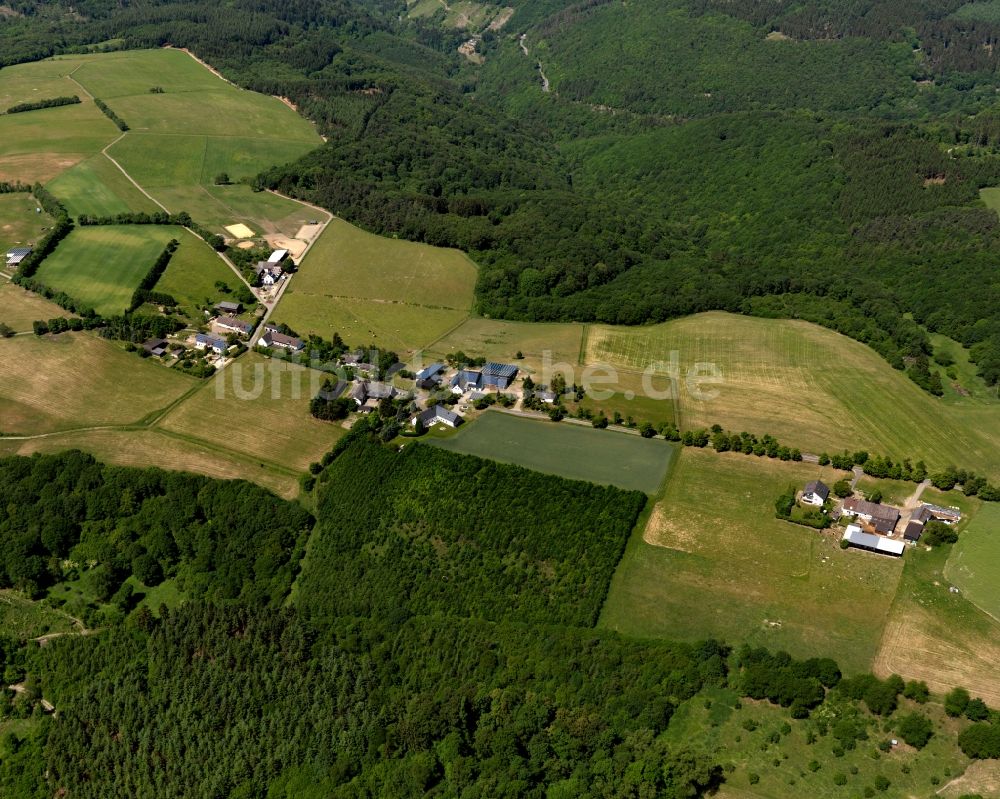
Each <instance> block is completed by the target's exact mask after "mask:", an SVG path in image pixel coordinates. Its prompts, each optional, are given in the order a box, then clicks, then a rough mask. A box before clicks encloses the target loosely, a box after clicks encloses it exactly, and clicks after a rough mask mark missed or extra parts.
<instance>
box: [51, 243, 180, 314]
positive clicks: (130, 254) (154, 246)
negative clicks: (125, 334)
mask: <svg viewBox="0 0 1000 799" xmlns="http://www.w3.org/2000/svg"><path fill="white" fill-rule="evenodd" d="M181 233H183V231H182V230H180V229H179V228H176V227H159V226H153V225H120V226H119V225H111V226H106V227H83V228H77V229H75V230H74V231H73V232H72V233H70V234H69V236H67V237H66V238H65V239H64V240H63V241H62V242H61V243H60V244H59V247H58V248H56V251H55V252H54V253H52V255H50V256H49V257H48V258H46V259H45V261H44V262H43V263H42V266H41V268H40V269H39V270H38V273H37V278H38V280H40V281H41V282H42V283H45V284H46V285H47V286H50V287H51V288H53V289H56V290H57V291H64V292H66V293H67V294H68V295H69V296H71V297H73V298H75V299H77V300H80V301H81V302H85V303H87V304H88V305H90V306H91V307H93V308H94V310H95V311H97V312H98V313H99V314H102V315H104V316H110V315H113V314H118V313H122V312H124V311H125V309H126V308H128V304H129V301H130V300H131V298H132V293H133V292H134V291H135V289H136V287H137V286H138V285H139V281H141V280H142V278H143V276H144V275H145V274H146V273H147V272H148V271H149V269H150V267H152V265H153V263H154V262H155V261H156V259H157V257H158V256H159V255H160V253H161V252H162V251H163V248H164V247H165V246H166V244H167V242H168V241H170V239H172V238H180V235H181Z"/></svg>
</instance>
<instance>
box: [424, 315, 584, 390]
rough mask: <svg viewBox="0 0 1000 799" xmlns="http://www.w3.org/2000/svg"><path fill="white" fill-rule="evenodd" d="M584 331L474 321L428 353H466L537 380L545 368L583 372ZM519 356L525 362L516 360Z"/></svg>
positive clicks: (563, 326) (574, 326)
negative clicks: (506, 365)
mask: <svg viewBox="0 0 1000 799" xmlns="http://www.w3.org/2000/svg"><path fill="white" fill-rule="evenodd" d="M585 330H586V326H585V325H580V324H545V323H538V322H508V321H505V320H503V319H483V318H481V317H474V318H471V319H468V320H466V321H465V322H463V323H462V324H461V326H459V327H457V328H455V329H454V330H452V331H450V332H449V333H448V334H447V335H445V336H443V337H442V338H440V339H438V340H437V341H435V342H434V343H433V344H431V345H430V346H429V347H428V348H427V351H428V353H429V354H432V355H438V356H444V355H447V354H449V353H453V352H464V353H465V354H466V355H469V356H481V357H484V358H487V359H488V360H491V361H503V362H506V363H517V365H518V367H519V368H520V369H521V371H524V372H527V373H529V374H531V375H532V377H533V378H534V379H536V380H537V379H539V376H540V375H542V374H543V367H544V366H545V365H546V364H549V365H551V366H553V367H554V366H556V365H559V366H560V371H568V369H573V370H575V371H577V372H579V371H580V368H581V367H580V366H579V365H578V363H579V359H580V348H581V345H582V344H583V335H584V331H585ZM519 352H520V353H521V355H522V358H521V359H520V360H517V353H519ZM564 367H568V369H567V368H564ZM569 382H570V383H572V382H573V381H572V380H570V381H569Z"/></svg>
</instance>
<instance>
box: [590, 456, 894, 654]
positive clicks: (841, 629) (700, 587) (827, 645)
mask: <svg viewBox="0 0 1000 799" xmlns="http://www.w3.org/2000/svg"><path fill="white" fill-rule="evenodd" d="M837 475H838V473H837V472H835V471H833V470H831V469H830V468H829V467H827V468H822V467H819V466H813V465H809V464H801V463H793V462H781V461H773V460H769V459H765V458H756V457H753V456H746V455H738V454H722V455H719V454H716V453H715V452H712V451H706V450H698V449H691V448H686V449H684V450H682V451H681V452H680V454H679V455H678V459H677V463H676V464H675V465H674V468H673V470H672V471H671V474H670V476H669V477H668V479H667V483H666V488H665V489H664V491H663V494H662V496H661V497H660V498H659V500H658V501H657V503H656V505H655V507H654V508H653V510H652V513H651V514H650V516H649V521H648V523H647V524H646V525H645V529H642V526H641V525H640V527H639V528H637V530H636V532H635V533H633V538H632V540H631V541H630V542H629V545H628V548H627V549H626V552H625V556H624V558H623V559H622V562H621V563H620V564H619V566H618V571H617V572H616V574H615V577H614V579H613V580H612V582H611V589H610V591H609V593H608V599H607V603H606V604H605V607H604V610H603V612H602V614H601V620H600V626H602V627H607V628H610V629H614V630H617V631H619V632H622V633H625V634H628V635H637V636H644V637H645V636H650V637H664V638H669V639H682V640H698V639H702V638H705V637H707V636H717V637H720V638H723V639H725V640H726V641H729V642H732V643H737V642H743V641H746V642H750V643H752V644H756V645H762V646H767V647H770V648H772V649H785V650H787V651H789V652H791V653H792V654H793V655H797V656H800V657H806V656H813V655H830V654H834V655H835V656H836V657H837V659H838V661H839V662H840V665H841V667H842V668H844V669H845V670H847V671H849V672H858V671H864V670H867V669H868V668H869V667H870V665H871V662H872V659H873V658H874V656H875V653H876V651H877V650H878V646H879V641H880V639H881V636H882V627H883V625H884V623H885V618H886V615H887V614H888V611H889V606H890V604H891V603H892V599H893V596H894V594H895V591H896V584H897V583H898V581H899V577H900V573H901V571H902V563H901V562H900V561H898V560H895V559H891V558H887V557H882V556H878V555H869V554H867V553H863V552H857V551H843V550H841V549H840V547H839V545H838V541H837V537H836V536H835V535H834V534H832V533H820V532H817V531H815V530H811V529H809V528H806V527H802V526H799V525H795V524H792V523H790V522H784V521H781V520H778V519H776V518H775V516H774V501H775V499H776V498H777V497H778V496H779V495H780V494H781V493H783V492H784V490H785V489H786V488H787V487H788V486H789V485H791V484H794V485H796V486H801V485H803V484H805V483H806V482H807V481H808V480H812V479H817V478H821V479H823V480H825V481H826V482H827V483H831V481H833V480H834V479H835V478H836V477H837ZM859 608H863V609H864V612H863V613H859V612H858V610H859Z"/></svg>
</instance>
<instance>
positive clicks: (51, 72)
mask: <svg viewBox="0 0 1000 799" xmlns="http://www.w3.org/2000/svg"><path fill="white" fill-rule="evenodd" d="M49 66H50V68H48V69H45V68H42V69H40V68H38V67H37V66H35V65H34V64H15V65H14V66H10V67H4V69H3V74H2V75H0V113H2V112H5V111H6V110H7V109H8V108H10V107H11V106H12V105H17V104H18V103H36V102H39V101H41V100H51V99H53V98H55V97H72V96H73V95H74V94H75V95H76V96H77V97H79V98H80V99H81V100H83V99H84V98H85V96H86V95H85V94H84V93H83V91H82V90H81V89H80V87H79V86H77V85H76V84H75V83H73V81H71V80H69V78H67V77H66V76H65V74H63V70H62V69H61V68H51V66H52V65H49ZM26 113H34V112H26Z"/></svg>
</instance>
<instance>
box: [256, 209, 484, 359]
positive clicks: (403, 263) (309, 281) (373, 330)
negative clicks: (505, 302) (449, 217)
mask: <svg viewBox="0 0 1000 799" xmlns="http://www.w3.org/2000/svg"><path fill="white" fill-rule="evenodd" d="M475 280H476V267H475V264H473V263H472V261H470V260H469V258H468V257H467V256H466V255H465V254H463V253H461V252H459V251H458V250H452V249H445V248H442V247H432V246H430V245H427V244H415V243H413V242H407V241H399V240H396V239H390V238H385V237H382V236H375V235H373V234H371V233H366V232H365V231H363V230H361V229H360V228H356V227H354V226H353V225H350V224H348V223H347V222H344V221H343V220H340V219H334V220H333V221H332V222H331V223H330V224H329V226H328V227H327V228H326V230H325V231H324V232H323V234H322V235H321V236H320V238H319V240H318V241H317V242H316V244H315V245H314V246H313V247H312V249H311V250H310V251H309V254H308V255H307V256H306V258H305V259H304V261H303V262H302V264H301V265H300V267H299V272H298V274H297V275H296V276H295V278H294V279H293V281H292V283H291V285H290V286H289V288H288V289H287V290H286V292H285V294H284V296H283V298H282V300H281V302H280V303H279V305H278V308H277V310H276V312H275V317H276V319H278V320H279V321H282V322H286V323H287V324H289V325H290V326H291V327H293V328H294V329H295V330H297V331H298V332H300V333H302V334H306V333H309V332H315V333H319V334H320V335H325V336H329V335H330V334H331V333H332V332H333V331H337V332H339V333H340V334H341V336H343V337H344V339H345V340H346V341H350V342H352V343H364V344H368V343H371V342H374V343H375V344H376V345H378V346H383V347H390V348H393V349H396V350H397V351H400V352H402V351H406V350H416V349H420V348H423V347H424V346H426V345H427V344H428V343H429V342H432V341H438V340H440V339H441V338H442V336H444V335H445V334H447V333H448V332H449V331H451V330H452V329H453V328H456V327H457V326H458V325H459V324H461V323H462V322H463V320H464V319H465V318H466V317H467V316H468V314H469V310H470V309H471V307H472V300H473V288H474V285H475Z"/></svg>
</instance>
